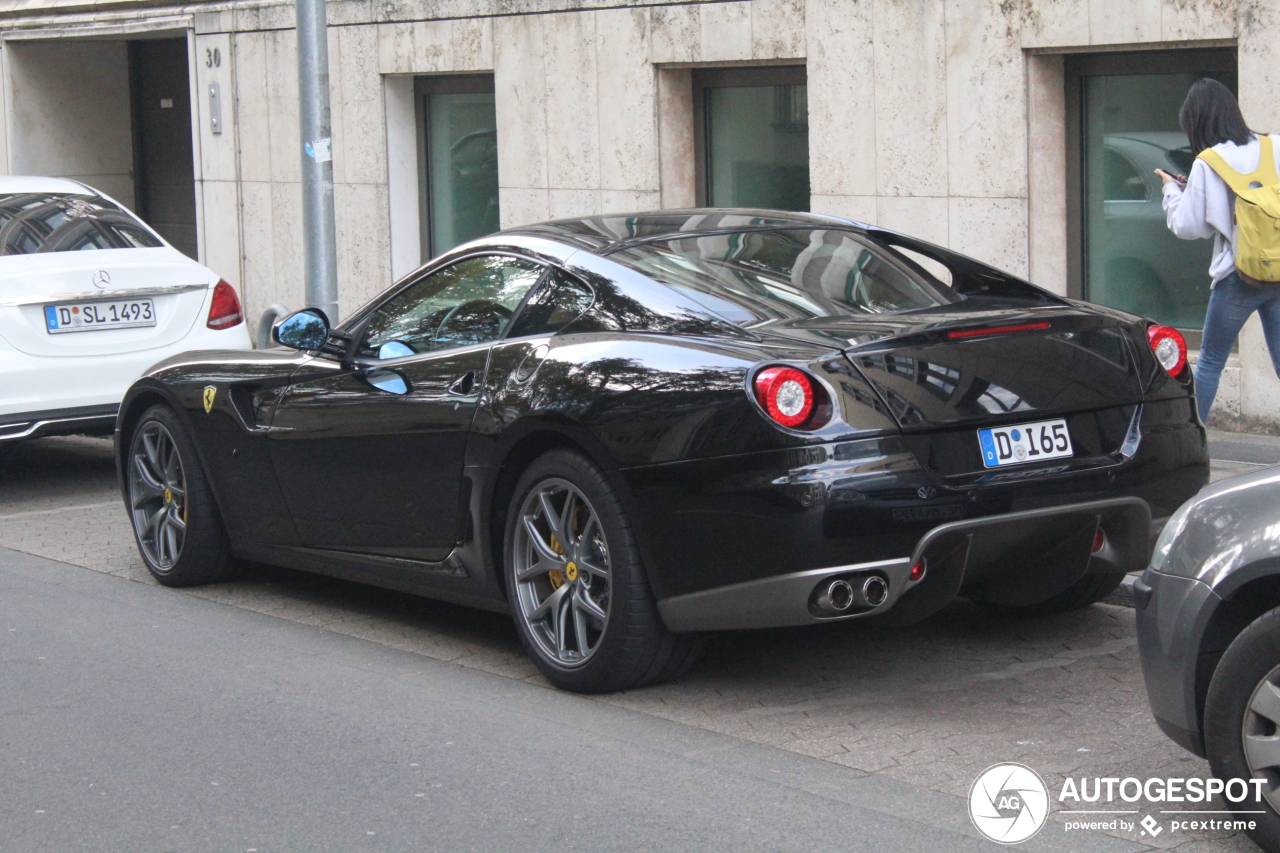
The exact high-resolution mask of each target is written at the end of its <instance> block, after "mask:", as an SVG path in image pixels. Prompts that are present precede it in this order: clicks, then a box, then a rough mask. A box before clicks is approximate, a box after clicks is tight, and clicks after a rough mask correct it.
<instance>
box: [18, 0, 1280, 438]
mask: <svg viewBox="0 0 1280 853" xmlns="http://www.w3.org/2000/svg"><path fill="white" fill-rule="evenodd" d="M582 5H583V4H581V3H580V2H577V0H466V2H463V0H431V2H428V0H391V2H384V3H372V2H370V0H330V2H329V4H328V9H329V20H330V35H329V38H330V62H331V75H332V76H331V87H332V88H331V92H332V99H333V124H334V128H333V136H334V170H335V180H336V190H335V194H336V201H337V215H338V236H339V247H338V260H339V292H340V299H341V302H342V311H343V313H344V314H345V313H349V312H350V311H351V310H353V309H354V308H355V307H356V306H357V305H359V304H360V303H362V302H363V301H365V300H366V299H368V298H370V297H371V296H373V295H374V294H376V293H377V292H379V291H380V290H382V289H383V288H385V287H386V286H388V285H389V284H390V283H391V282H392V277H393V274H395V275H399V274H402V273H403V272H404V271H406V270H407V269H411V268H412V267H413V265H414V262H415V260H416V258H417V257H418V256H419V253H420V247H419V246H418V245H417V236H416V235H417V225H418V222H417V180H418V178H417V174H416V168H417V165H416V158H415V157H414V156H413V155H414V151H413V150H412V147H411V146H412V145H414V144H416V142H414V141H413V137H412V131H413V127H412V123H413V118H412V109H411V107H412V98H411V94H410V92H411V89H410V88H409V87H410V86H411V83H410V82H409V79H410V78H411V77H412V76H413V75H420V74H448V73H458V72H476V71H489V72H492V73H493V74H494V78H495V90H496V97H497V112H498V126H499V149H500V152H499V184H500V197H501V205H502V222H503V224H504V226H512V225H517V224H521V223H525V222H531V221H536V220H540V219H545V218H548V217H556V216H572V215H578V214H587V213H600V212H617V211H625V210H635V209H645V208H654V207H661V206H677V205H681V206H682V205H688V204H690V203H691V202H692V200H693V176H694V170H693V137H692V100H691V97H690V94H691V92H690V85H691V84H690V74H689V69H691V68H696V67H707V66H717V65H751V64H762V63H801V62H802V63H804V64H805V65H806V66H807V69H808V79H809V116H810V142H809V145H810V151H809V153H810V173H811V185H812V198H811V206H812V209H813V210H815V211H818V212H826V213H833V214H839V215H843V216H849V217H852V218H855V219H860V220H863V221H868V222H873V223H878V224H882V225H885V226H888V227H892V228H898V229H901V230H904V231H909V232H911V233H913V234H917V235H920V236H922V237H925V238H927V239H930V240H934V241H936V242H939V243H942V244H945V245H949V246H952V247H954V248H956V249H959V250H960V251H963V252H966V253H968V254H971V255H974V256H976V257H978V258H980V259H983V260H986V261H989V262H992V263H994V264H997V265H999V266H1002V267H1005V268H1007V269H1010V270H1012V271H1014V272H1016V273H1019V274H1024V275H1030V276H1031V277H1032V278H1033V279H1034V280H1035V281H1037V282H1038V283H1040V284H1042V285H1044V286H1046V287H1049V288H1050V289H1053V290H1056V291H1059V292H1065V290H1066V283H1067V229H1066V217H1067V209H1066V205H1067V191H1066V190H1067V188H1066V183H1065V157H1066V146H1065V142H1064V138H1065V133H1064V123H1065V111H1064V110H1065V105H1064V98H1063V61H1062V55H1063V54H1069V53H1075V52H1080V51H1094V50H1133V49H1142V48H1173V47H1179V46H1198V47H1203V46H1223V45H1232V44H1236V45H1238V50H1239V55H1240V86H1241V102H1242V105H1243V106H1244V109H1245V112H1246V115H1248V116H1249V117H1250V120H1251V121H1252V122H1253V123H1254V124H1255V125H1256V126H1260V127H1273V128H1280V102H1277V101H1276V99H1275V98H1274V96H1273V95H1272V93H1273V92H1274V91H1276V83H1278V82H1280V55H1277V54H1280V48H1277V47H1275V44H1277V43H1278V41H1277V36H1280V0H1197V2H1189V0H744V2H716V3H711V2H691V3H686V4H683V5H672V6H644V5H639V2H638V0H611V2H610V4H609V5H610V6H612V8H594V9H582V8H581V6H582ZM175 11H176V10H169V11H165V10H159V9H157V10H145V9H141V10H137V11H133V12H119V13H113V14H115V16H116V18H117V19H119V20H120V21H124V20H125V19H126V18H129V16H132V18H133V19H134V20H138V21H142V20H146V19H148V18H149V17H150V18H155V17H157V16H160V15H164V14H174V13H175ZM113 20H114V19H113ZM193 22H194V28H195V31H196V33H197V35H196V38H195V46H196V54H197V56H199V57H204V55H205V51H206V49H207V48H209V47H211V46H217V47H219V49H220V50H221V54H222V57H223V61H222V64H221V66H220V67H219V68H209V67H206V65H205V63H203V62H199V63H198V64H197V78H198V84H197V85H198V93H197V94H198V96H199V97H198V98H197V101H198V104H199V107H198V109H200V110H204V109H205V108H206V107H207V92H206V87H207V84H208V83H209V82H212V81H216V82H219V84H220V86H221V89H222V98H223V125H224V130H223V133H222V134H218V135H215V134H212V133H211V132H210V129H209V128H208V122H207V116H204V115H203V114H202V115H201V116H200V117H199V119H198V126H199V134H200V137H199V143H200V144H199V151H200V152H201V153H200V158H201V167H202V170H203V171H202V173H201V176H200V181H201V190H202V199H203V201H202V204H203V211H202V213H203V217H204V223H205V226H204V227H205V244H204V245H205V247H206V253H207V256H208V261H209V263H210V264H211V265H212V266H214V267H215V268H216V269H218V270H219V271H220V272H222V273H223V274H224V275H225V276H226V277H227V278H228V279H229V280H232V281H234V282H236V283H237V284H238V285H239V286H240V287H241V291H242V294H243V296H244V298H245V301H246V303H247V308H248V313H249V315H250V316H257V314H258V313H259V312H260V311H261V310H262V309H263V308H265V306H266V305H268V304H270V303H272V302H283V303H285V304H287V305H290V306H291V307H296V306H298V305H300V304H301V302H302V294H303V287H302V260H301V247H302V240H301V228H300V214H299V204H300V198H301V193H300V187H299V183H298V176H299V158H300V156H301V154H300V151H299V147H300V143H299V140H298V127H297V105H296V79H297V72H296V65H295V62H296V60H295V47H294V35H293V32H292V26H293V7H292V4H287V3H281V4H278V5H260V6H257V5H255V6H250V5H247V4H245V5H237V6H234V7H230V8H227V9H224V10H222V11H217V12H210V13H205V14H197V15H195V16H194V19H193ZM103 25H105V24H103ZM15 47H17V46H16V45H15ZM85 50H86V51H87V52H88V53H93V52H94V50H96V49H94V48H85ZM6 54H7V56H8V58H7V60H6V61H7V62H8V63H9V66H10V69H11V70H10V80H11V88H12V90H13V97H14V98H15V100H14V101H13V102H12V103H11V104H10V107H9V116H10V120H9V138H10V140H12V142H13V144H14V146H15V147H14V148H13V151H12V153H11V154H10V158H9V159H10V161H11V162H13V163H16V162H22V160H21V157H22V156H30V155H29V154H27V153H26V152H30V151H31V149H30V147H28V148H25V149H24V148H22V147H21V144H19V139H20V138H21V137H22V136H23V133H22V132H20V131H18V130H16V129H15V128H17V127H19V126H21V125H22V124H23V123H24V122H26V121H29V120H32V119H34V118H37V117H36V116H34V115H32V114H31V112H30V111H31V109H32V108H31V107H20V102H21V100H22V97H24V96H23V92H24V91H34V90H33V89H32V88H31V87H32V86H35V85H36V84H35V83H34V82H31V81H33V80H34V79H35V78H37V77H46V76H50V77H52V78H53V79H62V78H65V76H66V75H65V73H63V72H62V71H60V69H59V68H58V67H56V65H57V63H52V62H46V63H45V64H44V65H42V66H40V67H39V68H38V69H37V68H36V66H34V65H33V64H32V61H33V60H31V59H29V58H28V57H24V56H23V55H21V52H20V50H13V51H6ZM95 61H98V62H104V61H105V59H103V58H102V57H101V56H99V57H98V59H97V60H95ZM60 73H61V74H62V78H59V74H60ZM80 76H81V75H79V74H77V77H80ZM96 76H97V77H98V78H99V79H100V80H105V79H106V78H107V77H109V76H110V75H109V74H106V73H103V74H99V75H96ZM59 85H61V86H63V88H66V87H67V85H68V84H66V83H63V84H59ZM100 85H106V84H105V83H101V84H100ZM23 109H25V110H27V112H25V113H24V112H22V110H23ZM49 111H50V110H49V109H46V112H49ZM28 116H30V118H28ZM39 120H41V121H49V120H50V119H48V118H47V117H43V118H40V119H39ZM46 135H48V134H46ZM20 152H21V153H20ZM1206 278H1207V276H1206ZM1223 395H1224V404H1225V405H1228V406H1235V407H1237V408H1238V409H1239V410H1240V411H1241V412H1243V413H1244V414H1252V415H1256V416H1261V417H1266V418H1270V419H1273V420H1280V418H1277V415H1276V412H1278V411H1280V381H1277V380H1276V379H1275V376H1274V374H1273V372H1272V371H1271V368H1270V361H1269V359H1268V358H1267V356H1266V352H1265V348H1264V347H1263V345H1262V343H1261V336H1260V334H1259V333H1258V330H1257V329H1256V326H1252V325H1251V326H1250V327H1249V329H1248V330H1246V333H1245V335H1244V337H1243V339H1242V352H1241V358H1240V367H1239V369H1238V371H1237V372H1236V373H1233V374H1231V375H1229V376H1227V377H1226V383H1225V384H1224V387H1223ZM1233 395H1234V396H1233ZM1228 398H1230V399H1228Z"/></svg>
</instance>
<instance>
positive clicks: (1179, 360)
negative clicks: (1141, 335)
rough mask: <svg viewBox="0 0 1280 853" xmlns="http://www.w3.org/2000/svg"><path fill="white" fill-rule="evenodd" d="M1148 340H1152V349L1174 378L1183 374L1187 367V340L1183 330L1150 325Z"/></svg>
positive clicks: (1162, 365)
mask: <svg viewBox="0 0 1280 853" xmlns="http://www.w3.org/2000/svg"><path fill="white" fill-rule="evenodd" d="M1147 340H1148V341H1150V342H1151V351H1152V352H1154V353H1155V354H1156V361H1158V362H1160V366H1161V367H1163V368H1164V369H1165V370H1166V371H1167V372H1168V374H1169V375H1170V376H1172V377H1173V378H1174V379H1177V378H1179V377H1180V376H1182V371H1184V370H1186V368H1187V341H1186V339H1185V338H1184V337H1182V332H1179V331H1178V330H1177V329H1173V328H1170V327H1169V326H1150V327H1148V328H1147Z"/></svg>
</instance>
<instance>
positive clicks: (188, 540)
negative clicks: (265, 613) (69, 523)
mask: <svg viewBox="0 0 1280 853" xmlns="http://www.w3.org/2000/svg"><path fill="white" fill-rule="evenodd" d="M146 436H151V437H153V438H154V437H158V436H167V437H168V439H169V440H170V441H171V442H172V445H173V448H174V450H175V451H176V460H177V466H176V468H175V466H173V464H172V461H170V463H169V464H168V465H165V466H162V468H165V469H174V470H177V471H178V472H179V473H180V476H181V486H182V489H181V491H182V497H181V498H178V497H177V494H178V490H177V489H172V490H171V489H168V488H166V489H165V491H164V493H163V496H162V498H160V503H159V504H157V499H156V496H155V495H154V494H153V492H154V489H149V488H148V487H147V486H146V485H145V484H144V481H143V479H142V473H140V469H139V465H140V463H139V459H138V458H137V454H139V453H141V454H143V456H144V457H145V456H146V446H145V441H146V439H145V437H146ZM127 447H128V449H127V450H126V454H127V455H126V461H125V490H126V494H127V495H128V501H129V506H127V507H126V509H127V510H128V512H129V517H130V520H131V521H132V522H133V532H134V541H135V542H136V543H137V545H138V553H140V554H141V555H142V560H143V562H144V563H146V564H147V569H148V570H149V571H150V572H151V575H152V577H154V578H155V579H156V580H157V581H159V582H160V583H162V584H164V585H165V586H175V587H180V586H198V585H201V584H209V583H218V582H220V581H225V580H230V579H232V578H233V577H235V576H236V575H238V574H239V573H240V570H241V563H240V562H239V561H238V560H236V559H235V558H234V557H233V556H232V554H231V543H230V541H229V540H228V538H227V534H226V530H225V528H224V527H223V524H222V518H221V515H220V514H219V512H218V507H217V504H215V503H214V500H213V493H212V492H211V491H210V489H209V482H208V480H206V479H205V476H204V469H203V468H202V467H201V465H200V459H199V457H198V456H197V455H196V448H195V444H194V443H193V442H192V440H191V436H190V435H189V434H188V433H187V429H186V427H185V426H184V425H183V423H182V421H181V420H180V419H179V417H178V415H177V413H176V412H174V411H173V409H171V408H170V407H169V406H166V405H156V406H152V407H151V408H150V409H147V411H146V412H144V413H143V415H142V417H141V418H140V419H139V420H138V423H137V425H136V426H135V427H134V429H133V432H132V433H131V434H130V436H129V442H128V445H127ZM166 458H167V459H168V460H172V459H173V456H168V457H166ZM151 467H153V463H147V470H148V472H149V474H150V475H151V476H153V479H154V474H155V473H156V472H154V471H150V468H151ZM171 494H172V498H171V497H170V495H171ZM144 496H145V497H147V498H148V499H147V500H145V501H144V500H142V498H143V497H144ZM157 505H158V506H159V507H160V509H162V510H164V511H166V512H168V513H170V514H172V515H173V516H177V517H179V519H180V520H181V521H182V522H183V524H184V525H185V532H184V533H183V536H182V540H181V543H180V545H178V547H176V548H172V547H171V546H169V545H167V544H157V543H156V539H157V538H163V537H159V536H158V535H156V534H150V536H151V538H150V539H148V528H147V522H148V520H149V519H151V518H153V517H154V515H153V513H152V512H151V511H150V510H151V509H152V508H153V507H154V506H157ZM156 512H157V513H158V512H160V510H156ZM150 530H154V527H152V528H150ZM166 541H167V540H166Z"/></svg>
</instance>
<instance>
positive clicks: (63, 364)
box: [0, 177, 252, 443]
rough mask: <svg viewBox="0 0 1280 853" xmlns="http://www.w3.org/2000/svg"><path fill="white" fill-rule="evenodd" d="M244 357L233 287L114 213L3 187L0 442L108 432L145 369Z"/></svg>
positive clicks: (50, 188) (60, 190)
mask: <svg viewBox="0 0 1280 853" xmlns="http://www.w3.org/2000/svg"><path fill="white" fill-rule="evenodd" d="M251 347H252V344H251V342H250V340H249V333H248V331H247V329H246V326H245V322H244V317H243V312H242V310H241V307H240V299H239V297H238V296H237V295H236V292H235V289H234V288H233V287H232V286H231V285H230V284H228V283H227V282H225V281H223V280H222V279H220V278H219V277H218V274H217V273H214V272H212V271H210V270H209V269H207V268H206V267H203V266H201V265H200V264H198V263H196V262H195V261H193V260H191V259H190V258H188V257H187V256H186V255H184V254H182V253H181V252H179V251H178V250H177V249H175V248H173V247H172V246H170V245H169V244H167V243H166V242H165V241H164V240H162V239H161V238H160V237H159V236H158V235H157V234H156V233H155V232H154V231H152V230H151V229H150V228H148V227H147V226H146V225H145V224H143V223H142V222H141V221H140V220H139V219H137V218H136V217H135V216H134V215H133V214H132V213H130V212H129V211H128V210H127V209H125V208H124V207H123V206H122V205H121V204H119V203H118V202H116V201H114V200H112V199H111V198H109V197H107V196H105V195H103V194H102V193H100V192H98V191H97V190H94V189H92V188H90V187H88V186H85V185H84V184H81V183H78V182H76V181H70V180H63V179H60V178H36V177H0V443H3V442H6V441H12V440H16V439H22V438H35V437H38V436H43V435H59V434H73V433H109V432H111V430H112V429H113V428H114V426H115V418H116V410H117V408H118V407H119V405H120V400H121V399H122V398H123V397H124V392H125V391H126V389H128V387H129V386H130V385H131V384H132V383H133V381H134V380H135V379H136V378H138V376H139V375H140V374H141V373H142V372H143V371H144V370H146V369H147V368H148V367H150V366H151V365H153V364H155V363H156V362H158V361H160V360H162V359H164V358H168V357H169V356H171V355H175V354H178V353H182V352H186V351H188V350H202V349H250V348H251Z"/></svg>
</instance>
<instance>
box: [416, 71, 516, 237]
mask: <svg viewBox="0 0 1280 853" xmlns="http://www.w3.org/2000/svg"><path fill="white" fill-rule="evenodd" d="M416 88H417V90H418V107H419V113H420V121H419V127H420V128H421V134H420V135H421V140H422V144H421V146H420V148H421V151H422V156H421V160H422V163H421V169H420V171H421V173H422V174H423V178H424V180H423V182H422V183H423V186H422V188H421V190H422V192H421V195H422V199H423V202H424V204H423V215H422V222H423V225H424V227H423V234H422V245H423V247H424V249H427V251H428V253H429V256H430V257H434V256H436V255H439V254H440V253H442V252H445V251H448V250H449V249H452V248H453V247H454V246H457V245H458V244H460V243H465V242H466V241H468V240H473V239H475V238H476V237H483V236H484V235H486V234H492V233H493V232H494V231H497V230H499V228H500V227H501V225H500V224H499V216H498V121H497V113H496V111H495V108H494V96H493V77H492V76H490V75H469V76H465V77H420V78H418V80H417V81H416Z"/></svg>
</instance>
